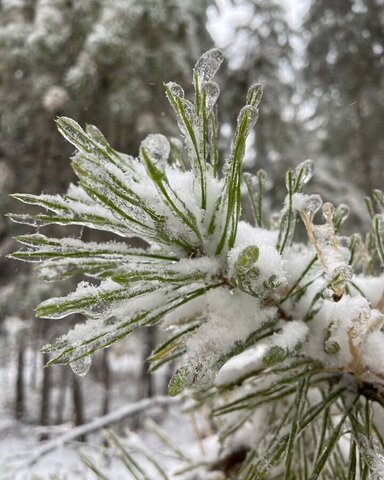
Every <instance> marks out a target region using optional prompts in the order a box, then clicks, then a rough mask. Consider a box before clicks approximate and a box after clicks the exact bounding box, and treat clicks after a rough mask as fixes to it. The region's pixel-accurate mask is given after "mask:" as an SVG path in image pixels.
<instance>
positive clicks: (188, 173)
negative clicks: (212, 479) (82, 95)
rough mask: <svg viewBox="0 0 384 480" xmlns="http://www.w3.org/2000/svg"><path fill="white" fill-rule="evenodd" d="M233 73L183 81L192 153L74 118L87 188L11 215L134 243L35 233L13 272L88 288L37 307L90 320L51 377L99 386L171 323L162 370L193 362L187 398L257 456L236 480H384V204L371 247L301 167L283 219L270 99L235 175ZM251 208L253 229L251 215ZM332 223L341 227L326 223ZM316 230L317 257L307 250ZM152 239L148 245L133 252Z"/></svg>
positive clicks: (61, 343)
mask: <svg viewBox="0 0 384 480" xmlns="http://www.w3.org/2000/svg"><path fill="white" fill-rule="evenodd" d="M222 59H223V57H222V54H221V52H220V51H219V50H217V49H213V50H210V51H208V52H207V53H205V54H204V55H203V56H202V57H201V58H200V59H199V60H198V62H197V63H196V66H195V69H194V72H193V87H194V98H193V100H189V99H188V98H186V96H185V95H184V91H183V89H182V88H181V86H180V85H178V84H176V83H173V82H171V83H168V84H166V85H165V90H166V95H167V97H168V100H169V102H170V104H171V106H172V108H173V110H174V112H175V115H176V118H177V124H178V127H179V129H180V132H181V135H182V140H183V142H181V141H180V140H179V139H175V138H167V137H165V136H163V135H160V134H151V135H149V136H147V137H146V139H145V140H144V141H143V142H142V143H141V146H140V154H139V158H134V157H132V156H129V155H126V154H123V153H120V152H118V151H116V150H115V149H114V148H112V147H111V146H110V145H109V143H108V142H107V140H106V139H105V137H104V136H103V135H102V133H101V132H100V131H99V130H98V129H97V128H96V127H95V126H92V125H88V126H87V127H86V129H85V130H84V129H83V128H82V127H81V126H80V125H79V124H78V123H76V122H75V121H74V120H71V119H69V118H65V117H62V118H59V119H58V120H57V125H58V128H59V130H60V132H61V133H62V134H63V135H64V137H65V138H66V139H67V140H68V141H69V142H70V143H72V144H73V145H74V146H75V147H76V153H75V154H74V156H73V157H72V167H73V169H74V171H75V173H76V175H77V177H78V179H79V181H78V183H77V184H76V185H71V186H70V187H69V189H68V192H67V193H66V194H65V195H47V194H42V195H29V194H16V195H14V197H15V198H17V199H18V200H20V201H22V202H24V203H26V204H31V205H34V206H38V207H42V208H43V209H44V213H38V214H36V215H30V214H13V215H10V216H11V218H12V220H14V221H16V222H21V223H24V224H27V225H31V226H34V227H36V228H37V229H40V228H41V227H44V226H46V225H52V224H55V225H56V224H57V225H64V226H66V225H79V226H82V227H87V228H92V229H96V230H104V231H107V232H109V233H111V234H115V235H116V236H117V237H118V238H119V240H116V241H110V242H103V243H97V242H85V241H83V240H81V238H72V237H68V238H50V237H47V236H46V235H43V234H42V233H40V232H39V231H38V232H37V233H33V234H29V235H23V236H20V237H18V240H19V241H20V242H21V243H22V244H23V245H24V246H25V247H24V248H23V249H22V250H20V251H19V252H16V253H14V254H13V255H12V256H13V258H17V259H21V260H24V261H28V262H36V263H38V266H37V270H38V272H39V274H40V275H41V276H42V277H43V278H45V279H47V280H50V281H53V280H57V279H64V278H67V277H68V276H72V275H84V276H85V277H87V278H88V281H83V282H81V283H79V284H78V288H77V290H76V291H75V292H72V293H69V294H68V295H67V296H65V297H59V298H52V299H50V300H47V301H44V302H43V303H41V304H40V305H39V306H38V308H37V314H38V315H39V316H41V317H44V318H51V319H60V318H63V317H65V316H67V315H70V314H72V313H79V314H82V315H84V316H85V317H86V319H87V320H86V321H85V323H83V324H79V325H77V326H76V327H75V328H74V329H73V330H71V331H70V332H69V333H68V334H66V335H64V336H62V337H61V338H59V339H58V340H56V341H55V342H54V343H53V344H52V345H48V346H46V347H45V348H44V351H45V352H50V354H51V360H50V361H49V365H53V364H56V363H69V364H70V365H71V367H72V369H73V370H74V371H75V372H76V373H78V374H80V375H84V374H86V372H87V370H88V368H89V365H90V363H91V355H92V353H94V352H95V351H97V350H100V349H103V348H106V347H109V346H110V345H112V344H114V343H116V342H118V341H119V340H120V339H122V338H124V337H125V336H127V335H129V334H130V333H131V332H132V331H133V329H135V328H138V327H146V326H150V325H156V324H160V325H162V326H163V327H166V328H168V329H170V330H171V332H172V333H171V335H170V337H169V338H168V340H167V341H166V342H165V343H163V344H162V345H160V346H158V347H157V348H156V350H155V351H154V352H153V354H152V356H151V358H150V361H151V365H152V367H151V368H152V370H154V369H156V368H159V367H160V366H161V365H163V364H164V363H165V362H168V361H170V360H173V359H176V358H177V359H178V361H179V365H180V366H179V368H178V369H177V370H176V372H175V374H174V376H173V378H172V380H171V382H170V385H169V393H170V394H171V395H177V394H179V393H180V392H182V391H184V390H186V389H188V388H190V387H194V388H190V390H188V391H189V392H190V393H191V395H193V396H194V398H195V405H196V407H198V406H199V405H202V404H205V405H208V406H210V408H211V409H212V415H213V417H214V419H215V421H216V423H217V427H218V429H219V433H220V439H221V441H222V445H223V455H225V452H227V453H228V452H233V451H236V450H244V451H245V454H244V456H243V457H242V461H241V462H240V463H239V464H237V465H232V467H231V471H230V472H229V471H227V470H226V474H227V478H233V479H238V480H239V479H241V480H245V479H247V480H250V479H261V478H280V479H285V480H290V479H296V478H300V479H301V478H302V479H310V480H315V479H317V478H350V479H352V478H368V476H369V475H370V476H371V478H376V479H380V478H382V475H383V472H384V460H383V455H382V453H381V452H382V449H383V445H384V440H383V435H384V432H383V431H382V430H380V426H379V424H378V423H376V421H375V416H374V415H376V414H377V412H378V415H382V414H383V411H382V407H383V406H384V397H383V390H382V389H383V383H384V353H383V350H382V345H383V341H384V333H383V331H382V326H383V324H384V315H383V309H384V296H383V291H384V277H383V275H382V267H383V262H384V248H383V244H384V217H383V214H384V200H383V198H384V197H383V194H382V193H381V192H380V191H379V190H375V191H374V194H373V199H369V198H368V199H367V206H368V210H369V213H370V215H371V218H372V225H373V228H372V231H371V232H370V233H369V234H368V235H367V240H366V241H363V240H362V239H361V237H360V236H359V235H352V236H350V237H345V236H341V234H340V229H341V227H342V224H343V223H344V221H345V220H346V218H347V216H348V207H346V206H345V205H339V206H338V207H337V208H335V207H333V205H332V204H330V203H328V202H327V203H324V204H323V201H322V199H321V197H320V196H319V195H306V194H304V193H302V190H303V188H304V186H305V185H306V183H307V182H308V181H309V180H310V178H311V176H312V174H313V163H312V162H311V161H309V160H308V161H305V162H303V163H301V164H300V165H299V166H298V167H297V168H295V169H289V170H288V172H287V174H286V189H287V195H286V199H285V202H284V205H283V206H282V209H281V211H280V212H279V213H278V214H274V215H273V216H272V217H271V218H265V214H264V211H263V184H264V181H265V176H266V174H265V172H263V171H259V172H258V174H257V175H255V176H253V175H251V174H249V173H248V174H244V173H243V169H242V161H243V158H244V153H245V146H246V140H247V137H248V135H249V134H250V132H251V131H252V128H253V127H254V125H255V123H256V120H257V117H258V106H259V103H260V101H261V97H262V87H261V86H260V85H259V84H255V85H252V86H251V87H250V88H249V90H248V94H247V96H246V102H245V106H244V107H243V108H242V109H241V111H240V113H239V115H238V119H237V126H236V131H235V134H234V137H233V140H232V145H231V149H230V151H229V152H228V155H227V156H226V158H225V160H224V161H222V160H221V159H220V158H219V155H218V147H217V145H218V141H217V137H218V134H217V132H218V122H217V109H216V102H217V99H218V96H219V86H218V85H217V84H216V83H215V82H214V81H213V77H214V75H215V74H216V72H217V70H218V69H219V67H220V65H221V63H222ZM243 193H244V196H243V195H242V194H243ZM245 197H249V198H248V200H249V201H250V202H251V205H252V207H253V212H254V224H253V225H251V224H250V223H247V222H246V221H244V220H242V219H241V218H242V217H241V207H242V203H243V201H246V198H245ZM320 210H321V211H322V214H323V217H324V218H325V222H324V223H321V224H318V223H317V221H315V216H316V214H317V212H319V211H320ZM299 219H301V221H302V223H303V225H304V227H305V229H306V232H307V236H308V242H307V243H300V242H298V241H296V240H295V229H296V225H297V223H298V220H299ZM134 237H139V238H141V239H142V240H143V241H144V242H145V245H146V246H145V247H140V248H132V247H131V246H130V245H129V239H131V238H134ZM374 412H376V413H374ZM112 441H113V442H115V443H116V442H117V440H116V439H112ZM121 452H123V449H121ZM122 454H124V453H122ZM84 461H85V462H88V463H89V461H88V460H87V459H85V460H84ZM127 461H129V462H130V464H131V465H132V464H133V461H132V459H131V457H127ZM207 469H211V470H222V471H224V470H225V469H224V467H220V466H217V465H215V466H214V465H208V466H207ZM138 478H141V477H140V474H138ZM164 478H165V477H164Z"/></svg>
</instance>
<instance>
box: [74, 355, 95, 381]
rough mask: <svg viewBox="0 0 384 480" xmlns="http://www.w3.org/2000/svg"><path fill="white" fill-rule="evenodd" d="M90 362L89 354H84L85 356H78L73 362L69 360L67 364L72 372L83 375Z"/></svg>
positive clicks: (86, 371) (87, 369)
mask: <svg viewBox="0 0 384 480" xmlns="http://www.w3.org/2000/svg"><path fill="white" fill-rule="evenodd" d="M91 363H92V359H91V356H90V355H86V356H85V357H82V358H79V359H78V360H75V361H74V362H70V364H69V366H70V367H71V369H72V371H73V373H75V374H76V375H79V377H84V376H85V375H86V374H87V373H88V371H89V369H90V367H91Z"/></svg>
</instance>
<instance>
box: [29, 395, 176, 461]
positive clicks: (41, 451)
mask: <svg viewBox="0 0 384 480" xmlns="http://www.w3.org/2000/svg"><path fill="white" fill-rule="evenodd" d="M177 403H180V398H172V397H168V396H157V397H152V398H145V399H143V400H140V401H139V402H137V403H133V404H130V405H126V406H124V407H122V408H119V409H118V410H115V411H114V412H111V413H108V414H107V415H104V416H103V417H100V418H97V419H96V420H93V421H92V422H89V423H86V424H85V425H80V426H79V427H75V428H73V429H71V430H70V431H69V432H67V433H64V434H63V435H60V436H59V437H57V438H55V439H53V440H51V441H49V442H47V443H45V444H44V445H42V446H41V447H40V448H38V449H37V450H36V451H35V452H34V454H33V455H32V457H30V458H28V459H27V460H26V461H25V463H24V464H23V467H30V466H32V465H34V464H35V463H36V462H38V461H39V460H40V459H41V458H42V457H44V456H45V455H47V454H48V453H50V452H52V451H53V450H56V449H57V448H60V447H62V446H63V445H65V444H66V443H69V442H72V441H73V440H76V439H77V438H80V437H82V436H84V435H89V434H90V433H94V432H97V431H98V430H101V429H102V428H104V427H107V426H110V425H113V424H114V423H118V422H121V421H122V420H124V419H125V418H127V417H131V416H132V415H135V414H138V413H141V412H143V411H144V410H148V409H150V408H153V407H160V406H168V405H174V404H177Z"/></svg>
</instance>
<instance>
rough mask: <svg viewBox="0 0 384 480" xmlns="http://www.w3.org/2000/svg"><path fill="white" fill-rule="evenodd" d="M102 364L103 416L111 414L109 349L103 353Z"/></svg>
mask: <svg viewBox="0 0 384 480" xmlns="http://www.w3.org/2000/svg"><path fill="white" fill-rule="evenodd" d="M102 355H103V356H102V364H101V375H102V381H103V386H104V398H103V404H102V408H101V415H106V414H107V413H108V412H109V402H110V398H109V396H110V390H111V383H112V378H111V371H110V368H109V361H108V349H104V350H103V352H102Z"/></svg>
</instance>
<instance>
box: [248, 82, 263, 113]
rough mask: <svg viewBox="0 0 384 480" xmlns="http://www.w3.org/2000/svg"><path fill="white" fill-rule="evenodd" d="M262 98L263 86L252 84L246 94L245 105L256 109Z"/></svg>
mask: <svg viewBox="0 0 384 480" xmlns="http://www.w3.org/2000/svg"><path fill="white" fill-rule="evenodd" d="M262 96H263V86H262V85H261V84H260V83H254V84H253V85H251V86H250V87H249V89H248V93H247V105H252V107H258V106H259V103H260V102H261V98H262Z"/></svg>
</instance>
